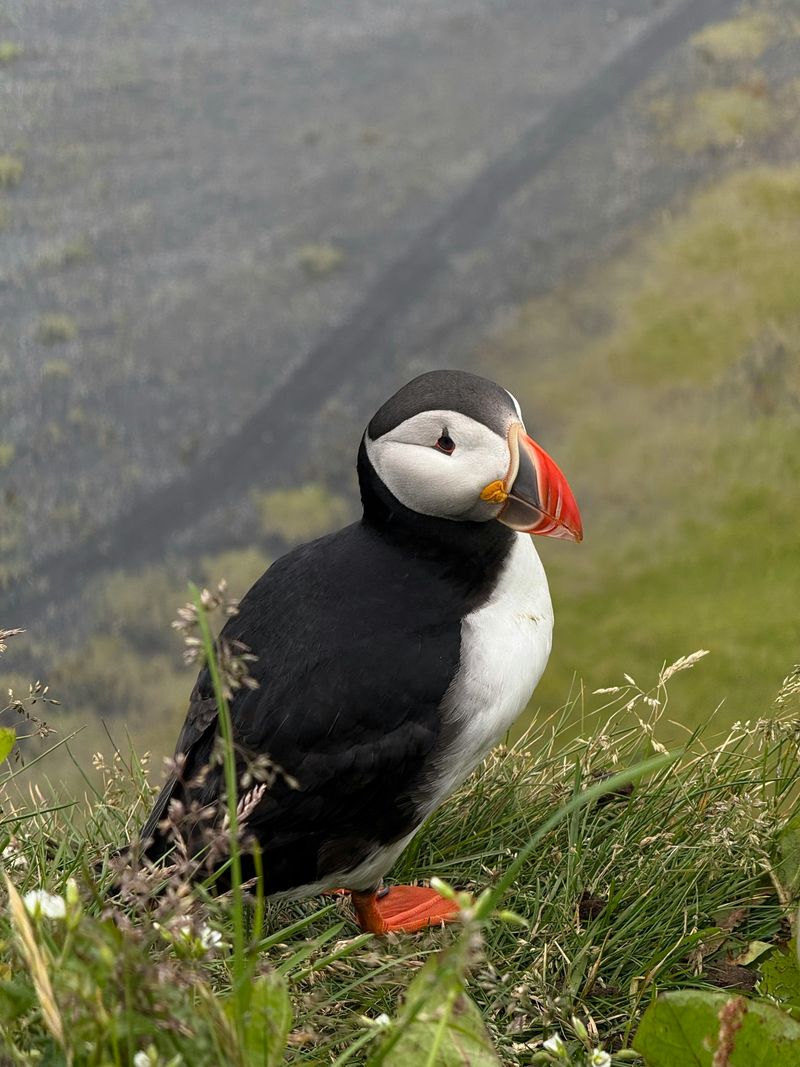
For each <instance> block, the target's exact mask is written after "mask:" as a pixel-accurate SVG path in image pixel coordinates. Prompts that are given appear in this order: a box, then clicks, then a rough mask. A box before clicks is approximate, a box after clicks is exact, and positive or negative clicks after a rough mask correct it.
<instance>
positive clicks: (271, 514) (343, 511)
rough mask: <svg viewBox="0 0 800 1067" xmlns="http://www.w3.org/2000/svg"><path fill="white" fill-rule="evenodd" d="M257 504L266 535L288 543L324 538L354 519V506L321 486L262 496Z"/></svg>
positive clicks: (263, 494) (286, 490)
mask: <svg viewBox="0 0 800 1067" xmlns="http://www.w3.org/2000/svg"><path fill="white" fill-rule="evenodd" d="M256 503H257V505H258V509H259V512H260V515H261V529H262V532H263V533H264V534H266V535H268V536H269V535H272V536H278V537H280V538H282V539H283V540H284V541H286V542H287V543H288V544H296V543H297V542H299V541H310V540H311V539H312V538H314V537H320V536H321V535H322V534H324V533H327V532H328V531H329V530H335V529H336V528H337V527H339V526H343V525H344V524H345V523H346V522H348V520H349V519H350V518H351V517H352V510H351V507H350V504H349V503H348V501H347V500H345V498H344V497H341V496H339V495H337V494H336V493H332V492H331V491H330V490H329V489H326V488H325V486H324V485H318V484H307V485H301V486H298V488H297V489H273V490H271V491H270V492H267V493H258V494H256Z"/></svg>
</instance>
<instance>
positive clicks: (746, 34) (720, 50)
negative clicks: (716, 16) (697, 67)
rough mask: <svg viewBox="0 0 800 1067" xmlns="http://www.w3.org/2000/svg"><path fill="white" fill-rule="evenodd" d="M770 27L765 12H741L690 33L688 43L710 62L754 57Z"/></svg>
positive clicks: (766, 40)
mask: <svg viewBox="0 0 800 1067" xmlns="http://www.w3.org/2000/svg"><path fill="white" fill-rule="evenodd" d="M771 29H772V27H771V23H770V21H769V19H768V18H767V17H766V16H765V15H763V14H745V15H742V16H740V17H739V18H733V19H727V20H726V21H725V22H715V23H712V24H711V25H710V26H706V27H705V28H704V29H702V30H700V32H699V33H696V34H695V35H694V36H693V37H692V39H691V44H692V47H693V48H694V49H696V50H697V52H699V53H700V54H701V55H702V56H704V57H705V58H706V59H708V60H711V61H713V62H724V61H730V60H755V59H758V58H759V56H761V55H762V54H763V52H764V51H765V50H766V48H767V46H768V45H769V43H770V31H771Z"/></svg>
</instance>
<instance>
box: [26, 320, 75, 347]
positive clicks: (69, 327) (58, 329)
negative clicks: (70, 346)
mask: <svg viewBox="0 0 800 1067" xmlns="http://www.w3.org/2000/svg"><path fill="white" fill-rule="evenodd" d="M35 336H36V340H37V341H38V342H39V344H41V345H58V344H64V343H65V342H67V341H74V340H75V338H76V337H77V336H78V327H77V324H76V322H75V320H74V319H73V318H72V316H71V315H59V314H49V315H42V317H41V318H40V319H39V321H38V323H37V324H36V331H35Z"/></svg>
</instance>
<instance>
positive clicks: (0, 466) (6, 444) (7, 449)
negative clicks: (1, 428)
mask: <svg viewBox="0 0 800 1067" xmlns="http://www.w3.org/2000/svg"><path fill="white" fill-rule="evenodd" d="M16 454H17V450H16V447H15V446H14V444H13V443H12V442H11V441H0V471H4V470H6V469H7V468H8V467H10V466H11V464H12V463H13V462H14V456H15V455H16Z"/></svg>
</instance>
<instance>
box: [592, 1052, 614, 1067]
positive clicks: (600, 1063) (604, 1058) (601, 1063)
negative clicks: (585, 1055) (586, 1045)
mask: <svg viewBox="0 0 800 1067" xmlns="http://www.w3.org/2000/svg"><path fill="white" fill-rule="evenodd" d="M589 1063H590V1065H591V1067H611V1057H610V1056H609V1054H608V1053H607V1052H603V1050H602V1049H601V1048H596V1049H595V1050H594V1051H593V1052H592V1055H591V1057H590V1058H589Z"/></svg>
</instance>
